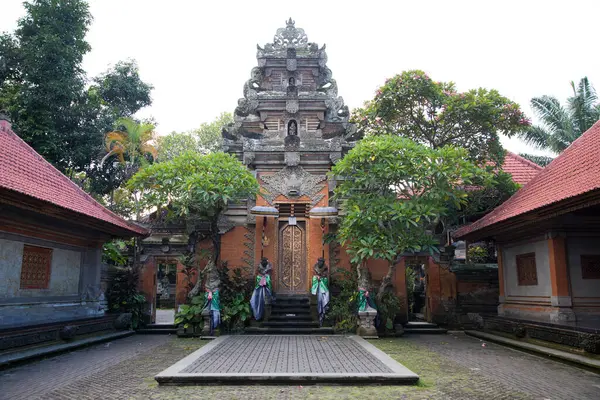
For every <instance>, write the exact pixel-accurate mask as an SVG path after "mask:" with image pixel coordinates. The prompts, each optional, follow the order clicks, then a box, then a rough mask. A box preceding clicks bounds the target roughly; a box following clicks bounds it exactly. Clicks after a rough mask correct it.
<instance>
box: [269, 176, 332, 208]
mask: <svg viewBox="0 0 600 400" xmlns="http://www.w3.org/2000/svg"><path fill="white" fill-rule="evenodd" d="M260 178H261V180H262V181H263V182H264V185H263V189H264V191H263V192H261V196H262V197H263V198H264V199H265V200H266V201H268V202H269V204H273V201H274V200H275V198H277V196H279V195H283V196H285V197H288V198H298V197H302V196H307V197H309V198H310V199H311V202H312V205H315V204H316V203H318V202H319V201H320V200H321V199H322V198H323V197H324V195H323V194H320V192H321V190H322V189H323V188H324V187H325V185H324V184H321V182H323V181H325V180H326V179H327V176H325V175H313V174H311V173H309V172H307V171H306V170H305V169H304V168H302V167H300V166H286V167H284V168H282V169H281V170H279V171H278V172H276V173H275V174H273V175H263V176H261V177H260Z"/></svg>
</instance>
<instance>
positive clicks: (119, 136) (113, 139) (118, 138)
mask: <svg viewBox="0 0 600 400" xmlns="http://www.w3.org/2000/svg"><path fill="white" fill-rule="evenodd" d="M127 139H128V138H127V134H126V133H124V132H119V131H112V132H108V133H107V134H106V136H105V137H104V143H105V145H106V151H111V149H112V148H113V146H114V145H115V144H116V143H119V144H120V145H121V146H125V143H127Z"/></svg>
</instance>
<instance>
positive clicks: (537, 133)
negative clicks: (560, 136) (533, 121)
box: [520, 126, 552, 148]
mask: <svg viewBox="0 0 600 400" xmlns="http://www.w3.org/2000/svg"><path fill="white" fill-rule="evenodd" d="M551 136H552V135H551V134H550V133H549V132H548V131H546V130H545V129H544V128H542V127H541V126H531V127H530V128H529V129H527V130H526V131H525V132H523V133H522V134H521V135H520V137H521V138H522V139H523V140H525V142H527V143H528V144H530V145H532V146H535V147H538V148H547V147H548V141H549V139H550V137H551Z"/></svg>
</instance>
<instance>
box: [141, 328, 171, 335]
mask: <svg viewBox="0 0 600 400" xmlns="http://www.w3.org/2000/svg"><path fill="white" fill-rule="evenodd" d="M136 332H137V333H139V334H142V335H176V334H177V328H171V329H154V328H152V329H148V328H141V329H138V330H137V331H136Z"/></svg>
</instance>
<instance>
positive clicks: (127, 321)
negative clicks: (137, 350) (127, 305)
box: [114, 313, 132, 331]
mask: <svg viewBox="0 0 600 400" xmlns="http://www.w3.org/2000/svg"><path fill="white" fill-rule="evenodd" d="M131 318H132V315H131V313H123V314H121V315H119V316H118V317H117V319H115V324H114V326H115V329H117V330H120V331H122V330H126V329H130V328H131Z"/></svg>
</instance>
